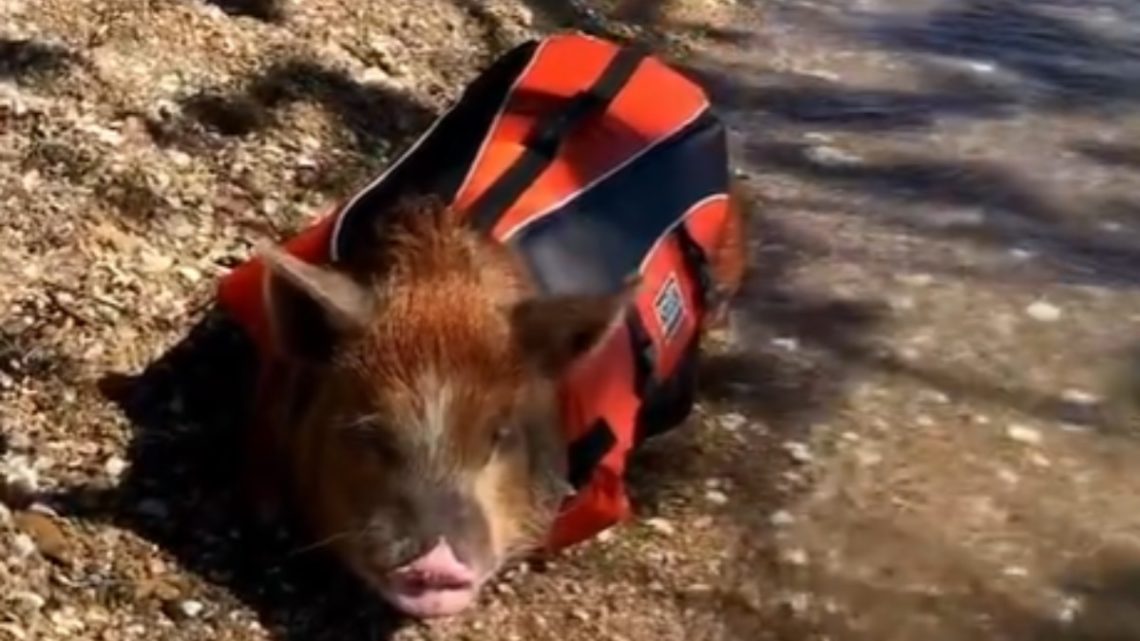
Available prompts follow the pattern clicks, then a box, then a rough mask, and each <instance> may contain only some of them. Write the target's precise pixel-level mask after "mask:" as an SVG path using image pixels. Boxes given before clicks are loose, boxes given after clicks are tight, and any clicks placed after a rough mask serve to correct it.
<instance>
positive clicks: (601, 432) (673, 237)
mask: <svg viewBox="0 0 1140 641" xmlns="http://www.w3.org/2000/svg"><path fill="white" fill-rule="evenodd" d="M728 183H729V175H728V152H727V144H726V139H725V132H724V128H723V126H722V124H721V122H720V121H719V119H718V118H717V117H716V116H715V115H714V114H713V113H712V111H711V110H710V105H709V101H708V99H707V97H706V95H705V93H704V92H703V91H702V90H701V88H700V87H698V86H697V85H696V84H694V83H693V82H691V81H690V80H688V79H687V78H685V77H684V76H682V75H681V74H679V73H678V72H677V71H675V70H674V69H672V68H671V67H670V66H668V65H667V64H666V63H664V62H662V61H661V60H659V59H658V58H655V57H653V56H650V55H647V54H645V53H644V52H641V51H640V50H638V49H634V48H630V47H623V46H619V45H616V44H614V43H612V42H608V41H605V40H602V39H598V38H595V37H591V36H586V35H582V34H576V33H574V34H558V35H553V36H549V37H546V38H544V39H541V40H536V41H530V42H527V43H525V44H522V45H520V46H518V47H516V48H515V49H513V50H511V51H509V52H508V53H506V54H505V55H503V56H502V57H501V58H499V59H498V60H497V61H496V62H494V63H493V64H492V65H491V66H490V67H488V68H487V69H486V70H485V71H484V72H483V73H481V74H480V75H479V76H478V77H477V78H476V79H475V80H474V81H473V82H472V83H471V84H470V85H469V86H468V87H467V88H466V89H465V91H464V93H463V95H462V96H461V97H460V98H459V100H458V101H457V102H456V103H455V104H454V105H453V106H452V107H451V108H450V109H449V110H448V111H447V112H446V113H444V114H443V115H442V116H440V117H439V118H438V119H437V120H436V121H435V122H434V123H433V124H432V126H431V127H430V128H429V129H428V130H427V131H426V132H425V133H424V134H423V135H422V136H421V137H420V138H419V139H418V140H417V141H416V142H415V143H414V144H413V145H412V146H411V147H410V148H409V149H408V150H407V151H405V152H404V153H403V155H402V156H401V157H400V158H398V159H397V160H396V162H395V163H393V164H392V165H391V166H390V167H389V168H388V169H387V170H386V171H385V172H384V173H383V174H382V175H380V176H379V177H378V178H376V179H375V180H374V181H373V182H372V183H371V184H369V185H367V186H366V187H364V188H363V189H362V190H360V191H359V192H357V193H356V194H355V195H354V196H353V197H352V198H350V199H348V200H347V201H344V202H342V203H340V204H338V205H337V206H336V207H335V208H334V209H333V211H331V212H329V213H327V214H326V215H324V216H323V217H322V218H320V219H319V221H318V222H317V223H316V224H315V225H313V226H312V227H310V228H308V229H307V230H305V231H303V232H302V233H300V234H299V235H297V236H295V237H294V238H292V239H291V240H289V241H288V242H287V243H285V245H284V247H285V249H286V250H287V251H289V252H291V253H292V254H293V255H295V256H297V257H299V258H301V259H303V260H306V261H309V262H311V263H319V262H326V261H336V260H338V258H339V257H342V256H345V255H348V254H349V253H350V252H352V251H353V247H354V243H356V242H360V241H361V240H362V239H367V238H368V237H369V234H367V233H357V230H361V229H365V228H367V227H368V226H370V225H371V224H373V223H374V222H375V219H374V217H375V216H376V215H378V214H379V213H382V212H383V211H384V209H385V207H384V206H385V204H386V203H392V202H393V201H394V199H395V198H397V197H398V196H399V195H401V194H404V193H410V192H415V193H434V194H438V195H440V196H442V197H443V198H444V199H445V200H447V201H448V202H450V203H452V204H453V206H454V207H456V208H457V209H458V210H459V211H461V212H463V213H464V215H465V216H466V217H467V220H468V221H469V222H470V223H471V224H472V225H474V226H476V227H477V228H479V229H482V230H484V231H486V232H487V233H489V234H491V235H492V236H493V237H494V238H496V239H498V240H500V241H502V242H504V243H508V244H509V245H511V246H513V247H514V248H515V249H516V250H517V251H518V252H519V254H520V255H521V256H522V257H523V258H524V260H525V261H526V262H527V263H528V264H529V267H530V269H531V271H532V273H533V274H534V276H535V278H536V281H537V282H538V284H539V286H540V287H541V288H542V289H543V290H544V291H545V292H547V293H556V294H563V293H602V292H612V291H615V290H616V289H617V288H618V287H619V286H620V285H621V284H622V282H623V281H624V279H625V278H626V277H627V276H628V275H629V274H631V273H634V272H640V274H641V276H642V283H643V286H642V288H641V290H640V293H639V294H638V296H637V298H636V300H635V302H633V303H632V304H631V307H630V309H629V310H628V312H627V315H626V323H625V328H624V329H625V331H617V332H613V333H612V334H611V335H610V338H609V339H608V340H607V342H606V343H605V344H604V345H602V346H600V349H597V350H594V351H593V352H592V353H591V355H590V356H589V357H586V358H583V359H580V360H579V362H577V363H575V364H574V365H573V366H572V367H571V368H570V371H569V372H568V373H567V374H566V376H565V378H564V380H563V381H561V406H562V414H563V419H564V425H565V430H566V437H567V439H568V443H569V470H570V478H569V479H568V480H569V481H570V483H571V484H572V485H573V486H574V487H575V488H576V489H577V492H576V493H575V494H574V495H573V496H572V497H571V498H570V499H568V500H567V502H566V504H565V505H564V507H563V510H562V512H561V514H560V516H559V517H558V519H557V521H556V522H555V524H554V527H553V529H552V531H551V533H550V537H549V548H551V549H558V548H562V547H565V546H568V545H571V544H574V543H577V542H580V541H583V540H585V539H588V538H590V537H592V536H593V535H595V534H597V533H598V532H600V531H602V530H604V529H606V528H608V527H610V526H611V525H614V524H616V523H618V522H619V521H622V520H624V519H625V518H627V517H628V516H629V514H630V504H629V501H628V498H627V495H626V491H625V486H624V478H625V471H626V463H627V460H628V458H629V456H630V455H631V453H632V452H633V450H634V448H635V447H636V446H637V445H638V444H639V443H641V442H642V440H643V439H645V438H647V437H649V436H651V435H653V434H657V433H660V432H662V431H664V430H666V429H669V428H672V427H674V426H676V425H678V424H679V423H681V422H682V421H683V420H684V419H685V418H686V417H687V416H688V414H689V412H690V410H691V408H692V403H693V396H692V394H693V387H694V384H693V375H694V369H695V365H696V362H695V361H696V358H697V354H698V351H697V343H698V340H699V333H700V328H701V324H702V322H703V320H704V318H705V316H706V314H707V311H708V309H709V297H710V295H711V294H712V289H713V283H712V282H711V275H710V274H711V270H709V269H708V266H707V261H706V256H707V255H709V254H710V252H712V251H713V248H714V247H716V246H717V244H718V243H719V242H720V240H721V236H722V234H724V233H725V230H726V228H727V222H728V216H729V207H730V203H729V199H728V186H729V185H728ZM361 226H363V227H361ZM263 270H264V268H263V266H262V265H261V264H260V262H259V261H258V259H256V258H252V259H250V260H249V261H247V262H245V263H244V264H242V265H240V266H238V267H237V268H236V269H234V270H233V271H232V272H231V273H230V274H228V275H227V276H226V277H225V278H224V279H223V280H222V282H221V284H220V288H219V302H220V304H221V307H222V308H223V309H224V310H227V311H228V312H229V314H230V315H232V316H233V317H235V318H236V319H237V321H238V322H239V324H240V325H242V326H243V327H244V328H245V330H246V331H247V332H248V333H249V334H250V335H251V336H252V337H253V339H254V340H255V341H256V342H257V343H258V344H259V346H260V348H261V349H264V350H268V349H269V345H268V344H267V335H268V331H267V322H266V316H265V313H266V312H265V309H264V308H263V301H262V297H261V292H262V288H261V282H262V278H263ZM265 386H266V381H265V377H264V375H263V380H262V388H263V389H264V387H265Z"/></svg>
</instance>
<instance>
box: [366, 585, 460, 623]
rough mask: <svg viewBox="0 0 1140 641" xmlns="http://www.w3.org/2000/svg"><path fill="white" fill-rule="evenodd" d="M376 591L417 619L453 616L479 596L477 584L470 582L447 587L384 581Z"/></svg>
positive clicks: (403, 611) (394, 605) (398, 608)
mask: <svg viewBox="0 0 1140 641" xmlns="http://www.w3.org/2000/svg"><path fill="white" fill-rule="evenodd" d="M378 591H379V592H380V594H381V596H383V597H384V600H386V601H387V602H388V603H390V604H391V605H392V606H393V607H394V608H396V609H397V610H399V611H400V612H402V613H403V614H405V615H407V616H410V617H415V618H417V619H439V618H444V617H451V616H455V615H457V614H460V613H461V612H463V611H464V610H467V609H468V608H470V607H471V606H472V605H473V604H474V603H475V600H476V599H477V598H478V596H479V586H478V585H474V584H472V585H467V586H450V587H449V586H432V587H423V586H414V587H409V586H399V585H391V584H388V585H383V586H379V589H378Z"/></svg>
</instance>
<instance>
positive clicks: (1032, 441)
mask: <svg viewBox="0 0 1140 641" xmlns="http://www.w3.org/2000/svg"><path fill="white" fill-rule="evenodd" d="M1005 434H1006V436H1008V437H1009V438H1010V440H1012V441H1016V442H1018V443H1023V444H1025V445H1040V444H1041V432H1040V431H1039V430H1036V429H1033V428H1032V427H1029V426H1027V425H1020V424H1014V425H1010V426H1009V427H1008V428H1006V430H1005Z"/></svg>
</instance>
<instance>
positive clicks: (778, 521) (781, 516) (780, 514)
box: [768, 510, 796, 527]
mask: <svg viewBox="0 0 1140 641" xmlns="http://www.w3.org/2000/svg"><path fill="white" fill-rule="evenodd" d="M768 522H769V523H771V524H772V525H774V526H776V527H787V526H789V525H792V524H793V523H795V522H796V517H794V516H792V513H791V512H789V511H787V510H777V511H775V512H773V513H772V515H771V516H769V517H768Z"/></svg>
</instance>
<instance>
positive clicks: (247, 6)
mask: <svg viewBox="0 0 1140 641" xmlns="http://www.w3.org/2000/svg"><path fill="white" fill-rule="evenodd" d="M206 2H207V3H208V4H212V5H214V6H216V7H218V8H219V9H221V10H222V11H224V12H225V13H227V14H229V15H231V16H244V17H247V18H255V19H257V20H261V21H263V22H271V23H276V22H282V21H283V20H284V19H285V8H284V7H283V6H282V5H283V4H284V2H283V1H282V0H206Z"/></svg>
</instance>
